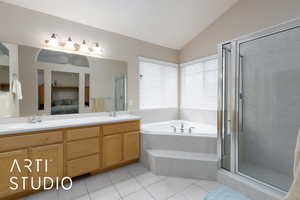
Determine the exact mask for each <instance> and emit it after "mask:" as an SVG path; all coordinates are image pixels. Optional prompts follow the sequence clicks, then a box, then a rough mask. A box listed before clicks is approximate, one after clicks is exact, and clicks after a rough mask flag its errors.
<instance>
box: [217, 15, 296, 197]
mask: <svg viewBox="0 0 300 200" xmlns="http://www.w3.org/2000/svg"><path fill="white" fill-rule="evenodd" d="M218 54H219V67H220V70H219V71H220V74H219V75H220V76H219V77H220V80H219V86H220V87H219V112H218V132H219V136H220V146H221V148H220V151H219V153H220V158H221V168H223V169H225V170H228V171H231V172H232V173H235V174H238V175H240V176H244V177H246V178H249V179H251V180H253V181H256V182H258V183H260V184H264V185H266V186H269V187H271V188H273V189H277V190H281V191H288V189H289V187H290V185H291V183H292V181H293V178H292V177H293V158H294V157H293V156H294V148H295V145H296V137H297V132H298V129H299V128H300V20H294V21H291V22H288V23H285V24H281V25H278V26H276V27H272V28H269V29H265V30H263V31H260V32H257V33H254V34H251V35H248V36H245V37H242V38H239V39H236V40H232V41H228V42H225V43H223V44H220V45H219V47H218Z"/></svg>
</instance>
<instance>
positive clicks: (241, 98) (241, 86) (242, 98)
mask: <svg viewBox="0 0 300 200" xmlns="http://www.w3.org/2000/svg"><path fill="white" fill-rule="evenodd" d="M239 58H240V59H239V97H238V98H239V104H240V106H239V107H240V110H239V112H240V117H239V121H240V122H239V124H240V131H241V132H242V131H243V130H244V101H245V96H244V84H243V81H244V80H243V58H244V57H243V56H241V55H240V56H239Z"/></svg>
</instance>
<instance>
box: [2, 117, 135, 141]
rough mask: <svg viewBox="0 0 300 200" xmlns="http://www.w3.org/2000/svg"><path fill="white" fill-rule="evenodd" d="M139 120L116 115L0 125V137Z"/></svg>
mask: <svg viewBox="0 0 300 200" xmlns="http://www.w3.org/2000/svg"><path fill="white" fill-rule="evenodd" d="M140 119H141V118H140V117H138V116H134V115H117V116H116V117H109V116H93V117H80V118H71V119H53V120H44V121H42V122H39V123H29V122H19V123H7V124H0V136H1V135H7V134H14V133H24V132H32V131H42V130H52V129H60V128H70V127H78V126H89V125H98V124H99V125H100V124H107V123H114V122H124V121H133V120H140Z"/></svg>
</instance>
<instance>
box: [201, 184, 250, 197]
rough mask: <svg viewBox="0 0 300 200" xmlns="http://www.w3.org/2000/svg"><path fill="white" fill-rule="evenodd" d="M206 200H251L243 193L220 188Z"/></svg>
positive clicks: (209, 194) (208, 195) (210, 193)
mask: <svg viewBox="0 0 300 200" xmlns="http://www.w3.org/2000/svg"><path fill="white" fill-rule="evenodd" d="M204 200H251V199H249V198H247V197H245V196H244V195H242V194H241V193H239V192H237V191H234V190H233V189H231V188H229V187H226V186H220V187H218V188H217V189H215V190H214V191H212V192H209V193H208V194H207V196H206V197H205V198H204Z"/></svg>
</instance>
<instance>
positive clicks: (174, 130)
mask: <svg viewBox="0 0 300 200" xmlns="http://www.w3.org/2000/svg"><path fill="white" fill-rule="evenodd" d="M171 128H173V132H174V133H176V126H173V125H172V126H171Z"/></svg>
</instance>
